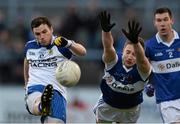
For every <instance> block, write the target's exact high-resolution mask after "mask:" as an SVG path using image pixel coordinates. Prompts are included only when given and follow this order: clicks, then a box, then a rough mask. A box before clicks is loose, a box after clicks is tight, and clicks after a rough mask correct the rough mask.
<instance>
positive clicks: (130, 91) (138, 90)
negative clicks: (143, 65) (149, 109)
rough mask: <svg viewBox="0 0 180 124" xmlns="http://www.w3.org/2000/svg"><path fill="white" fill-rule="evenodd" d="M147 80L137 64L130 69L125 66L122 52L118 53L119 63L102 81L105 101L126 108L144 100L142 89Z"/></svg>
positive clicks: (106, 73) (106, 72) (113, 105)
mask: <svg viewBox="0 0 180 124" xmlns="http://www.w3.org/2000/svg"><path fill="white" fill-rule="evenodd" d="M144 85H145V81H143V79H142V78H141V76H140V74H139V72H138V70H137V66H136V65H134V66H133V67H132V68H131V69H129V71H127V70H126V69H125V68H124V67H123V63H122V54H118V61H117V63H116V64H115V65H114V66H113V67H112V68H111V69H109V70H105V75H104V77H103V79H102V81H101V85H100V87H101V91H102V94H103V99H104V101H105V102H106V103H107V104H109V105H111V106H112V107H116V108H120V109H126V108H132V107H134V106H137V105H138V104H140V103H142V102H143V97H142V90H143V88H144Z"/></svg>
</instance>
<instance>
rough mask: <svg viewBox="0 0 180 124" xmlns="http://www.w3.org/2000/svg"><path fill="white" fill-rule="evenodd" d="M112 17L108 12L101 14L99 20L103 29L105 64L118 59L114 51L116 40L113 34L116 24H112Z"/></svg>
mask: <svg viewBox="0 0 180 124" xmlns="http://www.w3.org/2000/svg"><path fill="white" fill-rule="evenodd" d="M110 19H111V16H110V14H109V13H107V12H106V11H104V12H101V13H100V14H99V20H100V24H101V28H102V44H103V56H102V59H103V61H104V63H106V64H107V63H110V62H112V61H114V60H115V59H116V51H115V49H114V46H113V44H114V40H113V37H112V34H111V29H112V27H114V25H115V23H113V24H111V23H110Z"/></svg>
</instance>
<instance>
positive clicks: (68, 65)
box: [55, 60, 81, 87]
mask: <svg viewBox="0 0 180 124" xmlns="http://www.w3.org/2000/svg"><path fill="white" fill-rule="evenodd" d="M55 76H56V79H57V81H58V82H59V83H60V84H61V85H63V86H65V87H72V86H74V85H76V84H77V83H78V82H79V79H80V77H81V70H80V67H79V65H78V64H77V63H75V62H74V61H71V60H68V61H63V62H60V63H58V67H57V69H56V72H55Z"/></svg>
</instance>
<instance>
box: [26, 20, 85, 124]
mask: <svg viewBox="0 0 180 124" xmlns="http://www.w3.org/2000/svg"><path fill="white" fill-rule="evenodd" d="M31 29H32V32H33V34H34V36H35V39H34V40H32V41H28V42H27V44H26V46H25V59H24V79H25V89H26V104H27V110H28V111H29V112H30V113H31V114H33V115H40V116H42V117H41V121H42V123H66V89H65V87H63V86H62V85H61V84H60V83H58V81H57V80H56V78H55V69H56V67H57V63H58V62H60V61H65V60H68V59H71V57H72V55H77V56H84V55H85V54H86V49H85V48H84V47H83V46H82V45H81V44H79V43H76V42H75V41H73V40H69V39H66V38H64V37H62V36H59V37H56V36H54V35H53V27H52V24H51V23H50V21H49V20H48V19H47V18H46V17H37V18H35V19H33V20H32V22H31Z"/></svg>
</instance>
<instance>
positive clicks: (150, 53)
mask: <svg viewBox="0 0 180 124" xmlns="http://www.w3.org/2000/svg"><path fill="white" fill-rule="evenodd" d="M146 56H147V57H148V58H149V60H150V62H151V64H152V68H153V75H152V79H151V81H152V83H154V85H155V89H156V102H157V103H160V102H163V101H169V100H174V99H178V98H180V39H179V35H178V33H177V32H175V31H174V39H173V41H172V42H171V43H170V44H167V43H165V42H163V41H162V40H161V38H160V37H159V35H158V34H156V36H154V37H153V38H151V39H150V40H148V41H147V42H146Z"/></svg>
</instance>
